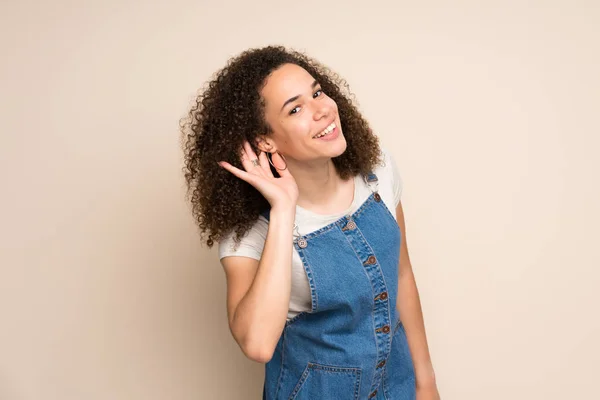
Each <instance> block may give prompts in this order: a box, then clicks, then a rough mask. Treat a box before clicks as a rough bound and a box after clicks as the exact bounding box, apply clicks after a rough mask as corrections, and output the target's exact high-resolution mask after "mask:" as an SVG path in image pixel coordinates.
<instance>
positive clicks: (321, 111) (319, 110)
mask: <svg viewBox="0 0 600 400" xmlns="http://www.w3.org/2000/svg"><path fill="white" fill-rule="evenodd" d="M314 104H315V106H314V112H313V118H314V119H315V121H318V120H320V119H322V118H327V117H328V116H329V115H330V114H331V105H330V104H329V103H328V102H326V101H315V103H314Z"/></svg>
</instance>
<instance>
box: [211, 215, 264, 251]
mask: <svg viewBox="0 0 600 400" xmlns="http://www.w3.org/2000/svg"><path fill="white" fill-rule="evenodd" d="M268 229H269V223H268V222H267V219H266V218H265V217H263V216H262V215H261V216H259V217H258V219H257V220H256V222H254V225H252V227H251V228H250V229H249V230H248V232H246V234H245V235H244V236H243V237H242V238H241V239H240V243H239V244H238V243H236V241H235V232H230V233H229V234H227V235H226V236H224V237H223V238H222V239H221V240H220V241H219V259H221V258H224V257H228V256H243V257H250V258H254V259H256V260H260V257H261V256H262V251H263V248H264V246H265V241H266V240H267V231H268Z"/></svg>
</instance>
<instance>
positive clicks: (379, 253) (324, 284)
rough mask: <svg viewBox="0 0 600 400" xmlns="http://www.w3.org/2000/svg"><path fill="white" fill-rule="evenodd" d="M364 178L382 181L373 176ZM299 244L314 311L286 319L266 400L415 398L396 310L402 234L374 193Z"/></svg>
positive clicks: (266, 387)
mask: <svg viewBox="0 0 600 400" xmlns="http://www.w3.org/2000/svg"><path fill="white" fill-rule="evenodd" d="M365 179H366V180H367V181H368V182H370V184H372V183H373V182H375V183H376V182H377V177H376V176H375V175H374V174H369V175H368V176H366V177H365ZM371 187H372V189H373V186H372V185H371ZM265 216H266V217H267V218H268V212H267V213H266V214H265ZM294 247H295V249H296V250H297V251H298V253H299V255H300V258H301V260H302V263H303V265H304V269H305V271H306V275H307V277H308V282H309V285H310V290H311V297H312V309H311V310H310V311H309V312H302V313H300V314H298V315H297V316H296V317H294V318H293V319H291V320H289V321H287V322H286V325H285V327H284V330H283V332H282V335H281V337H280V339H279V342H278V343H277V347H276V349H275V352H274V354H273V357H272V359H271V360H270V361H269V362H268V363H267V364H266V366H265V383H264V392H263V399H266V400H280V399H284V400H292V399H294V400H317V399H324V400H327V399H332V400H358V399H361V400H362V399H365V400H366V399H387V400H414V399H415V397H416V394H415V377H414V368H413V363H412V359H411V355H410V351H409V348H408V344H407V340H406V333H405V331H404V327H403V326H402V323H401V322H400V315H399V313H398V311H397V309H396V299H397V296H398V262H399V257H400V229H399V227H398V224H397V222H396V220H395V219H394V216H393V215H392V214H391V213H390V210H389V209H388V208H387V206H386V205H385V204H384V202H383V201H382V199H381V197H380V196H379V194H378V193H377V191H376V188H375V189H374V190H373V193H371V195H370V196H369V198H368V199H367V200H366V201H365V202H364V203H363V204H362V205H361V206H360V208H359V209H358V210H357V211H356V212H354V213H353V214H352V215H347V216H344V217H342V218H340V219H339V220H337V221H335V222H333V223H331V224H329V225H327V226H325V227H323V228H321V229H319V230H316V231H314V232H311V233H309V234H307V235H304V236H301V237H299V238H296V240H294Z"/></svg>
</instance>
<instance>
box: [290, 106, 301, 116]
mask: <svg viewBox="0 0 600 400" xmlns="http://www.w3.org/2000/svg"><path fill="white" fill-rule="evenodd" d="M299 111H300V106H296V107H294V108H292V109H291V110H290V115H292V114H297V113H298V112H299Z"/></svg>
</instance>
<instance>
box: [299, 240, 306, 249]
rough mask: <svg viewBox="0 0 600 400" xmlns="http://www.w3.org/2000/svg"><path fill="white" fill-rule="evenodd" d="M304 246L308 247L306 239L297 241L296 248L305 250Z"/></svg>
mask: <svg viewBox="0 0 600 400" xmlns="http://www.w3.org/2000/svg"><path fill="white" fill-rule="evenodd" d="M306 246H308V242H307V241H306V239H298V247H300V248H301V249H304V248H306Z"/></svg>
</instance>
